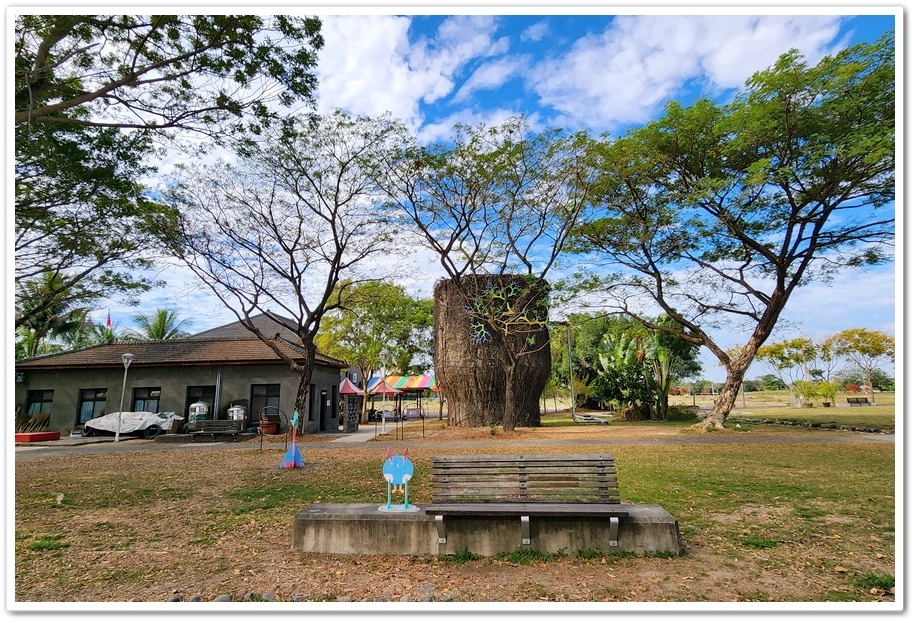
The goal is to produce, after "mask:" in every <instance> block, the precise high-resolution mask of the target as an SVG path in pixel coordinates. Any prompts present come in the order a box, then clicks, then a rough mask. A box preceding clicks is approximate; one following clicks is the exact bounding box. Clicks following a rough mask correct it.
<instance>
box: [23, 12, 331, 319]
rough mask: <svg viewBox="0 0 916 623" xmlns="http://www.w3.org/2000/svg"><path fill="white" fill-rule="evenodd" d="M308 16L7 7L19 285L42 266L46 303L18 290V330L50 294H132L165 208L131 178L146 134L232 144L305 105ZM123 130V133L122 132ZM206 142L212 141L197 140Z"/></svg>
mask: <svg viewBox="0 0 916 623" xmlns="http://www.w3.org/2000/svg"><path fill="white" fill-rule="evenodd" d="M320 25H321V24H320V21H319V20H317V19H315V18H308V17H296V16H273V17H259V16H254V15H249V16H244V15H242V16H233V15H209V16H208V15H197V16H178V15H159V16H141V15H18V16H16V22H15V29H16V30H15V32H16V36H15V38H14V41H15V44H14V45H15V64H14V68H15V70H14V85H13V91H14V93H13V96H14V105H15V121H14V124H15V135H16V141H15V152H16V163H15V165H16V178H15V179H16V189H15V196H16V210H15V222H16V237H15V260H16V261H15V266H16V283H17V286H18V285H21V284H24V283H26V282H29V281H31V280H34V279H35V278H36V277H37V276H38V275H39V274H40V273H41V272H43V271H47V272H51V273H52V274H54V275H57V276H58V277H59V278H60V285H59V288H57V289H56V290H55V291H54V292H53V293H51V297H50V298H46V299H21V298H20V297H19V296H18V295H17V301H16V304H17V310H18V313H17V317H16V326H17V327H19V326H21V325H22V324H24V323H26V322H28V320H29V316H30V314H32V313H36V314H40V313H44V312H45V311H46V310H47V308H49V307H51V306H53V305H54V304H56V302H57V301H58V300H59V297H60V296H66V297H72V298H74V299H77V300H80V301H82V302H84V303H89V302H91V301H94V300H98V299H102V298H111V297H122V298H123V300H124V301H125V302H128V303H132V302H135V301H136V300H137V299H136V296H137V295H138V294H139V293H142V292H144V291H147V290H149V289H150V288H151V287H153V286H156V285H159V282H158V281H154V280H151V279H149V278H146V277H144V276H143V275H142V273H141V270H139V269H144V268H150V267H152V266H153V265H154V263H155V261H156V260H157V259H158V258H159V257H161V256H162V255H163V249H164V244H163V239H168V238H169V237H170V236H171V235H173V234H174V232H175V228H176V219H177V214H176V213H175V212H174V211H173V210H172V209H171V208H169V207H168V206H165V205H163V204H162V203H160V202H158V201H154V200H153V199H151V197H150V196H149V190H148V189H147V188H146V187H145V186H144V184H143V183H141V182H140V181H139V180H141V179H142V178H143V177H145V176H147V175H149V174H150V173H152V172H153V171H154V170H155V167H154V166H151V165H150V164H149V162H150V161H155V160H157V159H159V158H160V156H161V155H160V154H157V153H156V140H158V139H160V138H162V139H164V142H166V143H168V144H169V145H170V146H175V145H176V144H179V143H180V136H181V134H182V132H193V133H198V134H200V133H202V134H204V135H206V136H208V137H209V138H210V139H216V140H220V139H223V138H232V140H236V141H244V140H245V137H246V136H248V134H246V133H249V132H250V133H254V134H260V133H261V132H262V131H263V130H264V129H265V128H266V127H268V126H269V125H272V124H275V123H276V122H277V121H278V120H279V116H278V113H277V112H275V111H276V108H275V107H273V106H271V105H270V104H271V103H281V104H283V105H286V106H288V105H290V104H292V103H293V102H294V100H296V99H301V100H304V101H305V102H310V101H311V96H312V91H313V90H314V88H315V78H314V76H313V75H312V73H311V71H312V69H313V68H314V66H315V63H316V61H317V57H316V50H317V49H318V48H320V47H321V45H322V43H323V42H322V39H321V36H320V34H319V31H320ZM126 128H130V131H125V129H126ZM207 145H212V140H210V141H207ZM207 148H209V147H207Z"/></svg>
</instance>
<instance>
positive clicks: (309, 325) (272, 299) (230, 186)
mask: <svg viewBox="0 0 916 623" xmlns="http://www.w3.org/2000/svg"><path fill="white" fill-rule="evenodd" d="M295 127H296V132H295V133H294V134H290V133H289V132H280V131H277V132H276V133H275V134H273V135H272V137H271V140H270V141H269V142H265V144H264V145H263V147H262V149H261V150H259V151H257V152H255V153H249V154H242V155H240V157H239V163H238V164H229V163H225V162H220V163H217V164H215V165H212V166H199V167H188V168H186V169H184V170H183V171H182V172H181V175H180V177H178V178H176V179H175V180H174V184H173V186H172V188H171V190H170V192H169V200H170V201H171V202H172V203H173V204H174V205H175V206H176V207H179V208H180V210H181V213H182V220H181V227H180V230H179V231H177V232H175V234H174V236H173V238H174V241H175V243H174V246H173V247H172V249H171V250H172V252H173V253H174V254H175V255H176V257H178V258H180V259H181V260H182V261H183V262H185V263H186V265H187V266H188V267H189V268H190V269H191V270H192V271H194V272H195V274H196V275H197V276H198V277H199V278H200V279H201V281H202V282H204V283H205V284H206V285H207V287H209V288H210V289H211V290H212V291H213V293H214V294H215V295H216V296H217V297H218V299H219V300H220V301H221V302H222V303H223V304H224V305H225V306H226V308H227V309H230V310H231V311H232V312H233V313H234V314H235V315H236V316H237V317H238V318H239V321H240V322H241V323H242V324H243V325H244V326H245V327H247V328H248V329H249V330H250V331H251V332H252V333H254V334H255V335H256V336H257V337H258V338H259V339H261V340H262V341H263V342H264V343H265V344H267V345H268V346H269V347H271V348H272V349H273V350H274V352H275V353H276V354H277V356H278V357H280V358H281V359H282V360H283V361H285V362H286V363H287V364H288V365H289V367H290V369H291V370H292V371H293V372H295V373H297V374H298V375H299V388H298V392H297V396H296V409H298V410H299V411H300V412H301V413H305V412H306V410H305V405H306V396H307V394H308V389H309V383H310V379H311V372H312V365H313V361H314V356H315V352H316V347H315V337H316V336H317V334H318V331H319V329H320V326H321V322H322V320H323V318H324V317H325V315H326V314H327V313H328V312H330V311H333V310H335V309H337V308H339V307H340V305H341V302H342V297H343V295H344V294H345V291H346V288H345V287H343V284H350V286H351V287H352V286H354V285H356V284H358V283H359V282H360V281H363V280H365V276H364V275H363V272H362V269H363V264H365V263H366V262H367V260H368V259H370V258H372V257H373V256H374V255H376V254H379V253H382V252H384V251H385V250H386V249H387V248H388V247H387V245H388V243H389V241H390V239H391V236H392V235H393V230H392V228H391V227H390V226H389V221H390V220H391V219H389V218H387V217H386V214H385V213H384V211H383V210H382V209H381V208H380V207H379V205H378V202H379V201H380V197H379V193H378V189H377V187H376V185H375V183H374V181H373V178H372V175H371V171H372V170H373V168H374V167H375V166H377V165H379V164H382V163H385V162H386V161H387V159H388V158H389V157H391V154H392V153H396V151H393V150H391V149H390V145H389V143H390V142H391V141H392V140H395V139H396V138H397V137H399V136H400V133H401V131H402V128H401V126H400V125H399V124H397V123H395V122H393V121H391V120H390V119H387V118H380V119H369V118H365V117H351V116H349V115H347V114H345V113H343V112H339V111H338V112H336V113H333V114H329V115H326V116H324V117H321V118H320V119H319V120H317V121H315V122H310V121H308V120H302V122H301V123H299V124H295ZM262 313H265V314H273V315H274V317H282V318H285V319H287V320H288V321H289V322H290V324H289V328H290V330H292V331H293V332H294V333H295V334H296V336H297V340H298V343H297V344H296V346H297V347H299V348H300V349H301V350H302V351H303V354H304V363H300V361H298V360H297V359H296V358H294V357H292V356H290V354H289V353H288V352H287V350H285V349H283V348H281V344H279V343H278V341H277V339H276V337H275V336H274V335H273V334H264V333H263V332H262V331H260V330H259V329H258V327H257V325H255V324H254V323H253V322H252V320H251V318H252V317H253V316H254V315H258V314H262Z"/></svg>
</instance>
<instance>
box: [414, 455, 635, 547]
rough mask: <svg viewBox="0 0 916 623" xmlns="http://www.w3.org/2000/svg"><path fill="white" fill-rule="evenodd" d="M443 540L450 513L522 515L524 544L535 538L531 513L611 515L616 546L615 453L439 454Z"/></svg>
mask: <svg viewBox="0 0 916 623" xmlns="http://www.w3.org/2000/svg"><path fill="white" fill-rule="evenodd" d="M432 484H433V495H432V497H433V502H432V504H428V505H425V507H424V512H425V513H426V514H427V515H434V516H435V522H436V531H437V533H438V542H439V543H440V544H444V543H446V542H447V539H448V537H447V535H446V530H445V517H448V516H464V517H469V516H477V517H503V516H517V517H519V519H520V522H521V544H522V545H523V546H526V545H530V544H531V532H530V522H529V518H530V517H606V518H607V519H608V528H609V533H608V543H609V545H610V546H611V547H617V541H618V539H617V536H618V531H619V526H620V518H621V517H627V516H628V515H629V513H628V511H626V510H624V509H623V508H622V506H621V504H620V491H619V489H618V485H617V466H616V464H615V461H614V456H613V455H612V454H532V455H511V454H507V455H486V456H474V455H469V456H440V457H434V458H433V471H432Z"/></svg>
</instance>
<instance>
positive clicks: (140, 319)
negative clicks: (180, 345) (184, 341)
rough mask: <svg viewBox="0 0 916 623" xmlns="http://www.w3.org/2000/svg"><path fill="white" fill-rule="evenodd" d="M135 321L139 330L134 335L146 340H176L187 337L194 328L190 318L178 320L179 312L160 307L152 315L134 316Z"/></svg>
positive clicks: (134, 331)
mask: <svg viewBox="0 0 916 623" xmlns="http://www.w3.org/2000/svg"><path fill="white" fill-rule="evenodd" d="M133 321H134V322H135V323H136V324H137V326H138V328H137V329H135V330H133V331H132V333H133V334H134V336H135V337H139V338H141V339H144V340H175V339H178V338H182V337H187V335H188V332H187V331H186V330H185V329H189V328H191V327H192V326H194V321H193V320H191V319H190V318H181V319H179V318H178V312H177V311H175V310H174V309H169V308H167V307H160V308H158V309H156V311H154V312H152V313H150V314H134V316H133Z"/></svg>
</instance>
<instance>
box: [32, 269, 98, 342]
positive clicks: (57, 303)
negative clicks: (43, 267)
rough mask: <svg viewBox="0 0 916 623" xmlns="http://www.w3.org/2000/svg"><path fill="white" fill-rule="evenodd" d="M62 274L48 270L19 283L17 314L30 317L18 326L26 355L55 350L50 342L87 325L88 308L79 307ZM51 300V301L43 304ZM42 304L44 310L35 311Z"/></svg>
mask: <svg viewBox="0 0 916 623" xmlns="http://www.w3.org/2000/svg"><path fill="white" fill-rule="evenodd" d="M63 279H64V278H63V276H61V275H60V274H59V273H55V272H52V271H45V272H44V273H42V274H41V276H40V277H38V278H36V279H34V280H31V281H27V282H21V283H20V284H19V286H18V289H19V292H18V293H17V294H18V299H19V305H18V307H19V309H17V310H16V311H17V314H23V315H24V316H28V320H27V321H26V322H25V323H23V324H22V325H20V326H19V328H18V330H17V333H18V336H17V337H18V342H19V345H20V346H21V349H17V352H20V351H21V354H22V355H23V356H24V357H34V356H36V355H38V354H42V353H46V352H55V350H61V349H60V348H57V349H55V348H53V346H52V345H51V344H49V340H50V339H51V338H55V337H60V336H64V335H67V334H68V333H71V332H73V331H75V330H77V329H78V328H79V327H82V326H84V325H85V324H86V323H87V322H88V320H87V314H88V313H89V310H88V309H87V308H85V307H77V306H76V303H75V300H74V299H73V298H72V297H70V295H69V293H68V292H67V291H66V289H65V288H64V285H63ZM47 301H50V304H47V305H45V304H44V303H45V302H47ZM38 305H41V306H42V309H39V310H37V311H35V308H36V307H37V306H38Z"/></svg>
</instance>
